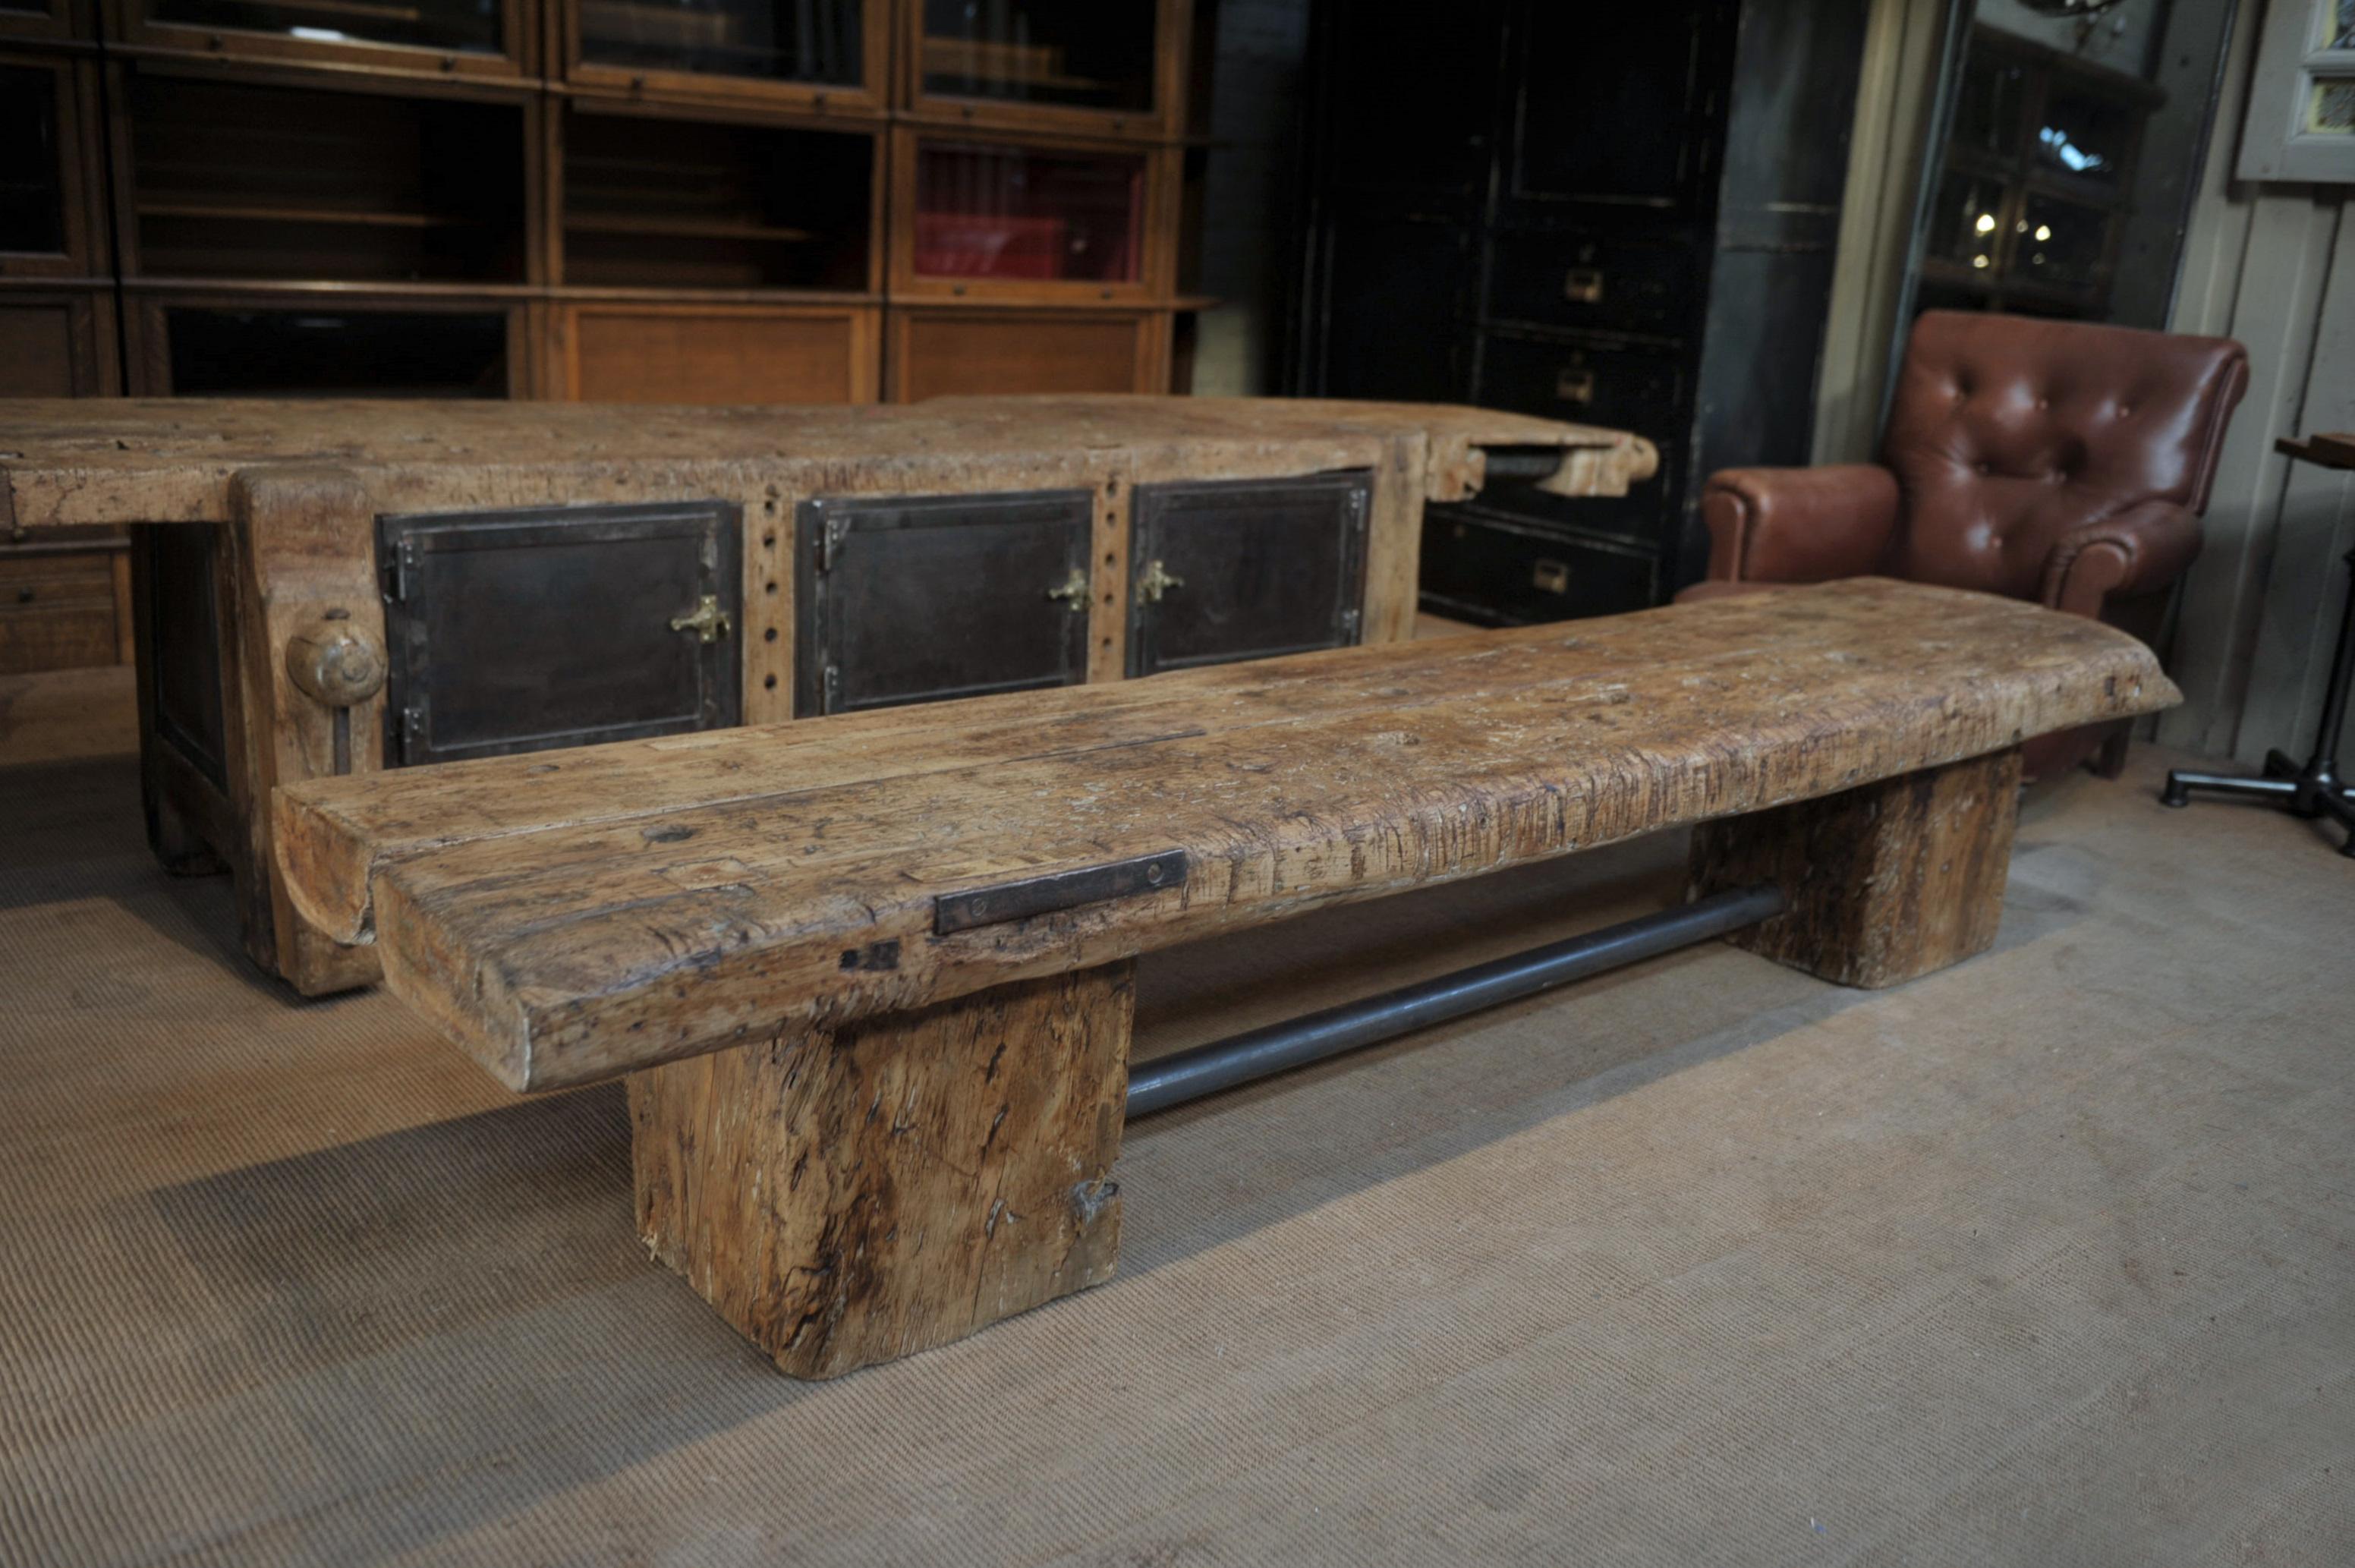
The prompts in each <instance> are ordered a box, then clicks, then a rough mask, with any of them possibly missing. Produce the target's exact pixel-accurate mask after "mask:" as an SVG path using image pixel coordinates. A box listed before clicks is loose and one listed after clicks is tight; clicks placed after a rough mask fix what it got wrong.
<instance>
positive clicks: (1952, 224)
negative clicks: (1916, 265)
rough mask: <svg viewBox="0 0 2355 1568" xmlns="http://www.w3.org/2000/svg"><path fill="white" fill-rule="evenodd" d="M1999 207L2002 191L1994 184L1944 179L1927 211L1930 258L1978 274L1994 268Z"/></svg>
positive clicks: (1972, 178)
mask: <svg viewBox="0 0 2355 1568" xmlns="http://www.w3.org/2000/svg"><path fill="white" fill-rule="evenodd" d="M2002 206H2003V187H2002V186H2000V185H1998V183H1997V182H1995V181H1994V180H1991V179H1981V178H1978V177H1977V176H1971V175H1965V174H1949V175H1947V176H1946V177H1945V179H1944V180H1942V181H1940V182H1939V185H1938V202H1937V205H1936V206H1935V207H1934V208H1931V209H1930V254H1932V255H1933V256H1943V257H1945V259H1946V260H1947V261H1960V262H1961V263H1963V265H1965V266H1966V267H1972V268H1976V269H1977V270H1978V271H1980V272H1987V271H1988V270H1990V269H1991V268H1993V267H1994V265H1995V254H1996V225H1997V224H1998V222H2000V221H2001V219H2000V218H1999V217H1998V213H1999V211H2000V209H2001V208H2002Z"/></svg>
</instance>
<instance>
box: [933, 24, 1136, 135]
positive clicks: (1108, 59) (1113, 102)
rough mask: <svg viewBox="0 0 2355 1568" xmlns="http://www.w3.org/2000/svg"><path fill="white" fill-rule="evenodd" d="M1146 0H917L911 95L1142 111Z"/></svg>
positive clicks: (1125, 113)
mask: <svg viewBox="0 0 2355 1568" xmlns="http://www.w3.org/2000/svg"><path fill="white" fill-rule="evenodd" d="M1156 12H1157V7H1156V6H1155V5H1151V4H1147V3H1146V0H1124V3H1122V4H1108V3H1106V0H923V4H922V24H923V26H922V36H921V37H920V38H919V40H918V44H917V52H916V74H917V86H918V91H919V95H920V96H922V97H926V98H949V99H957V100H961V101H964V103H965V104H967V105H970V104H972V103H974V102H975V101H980V102H988V103H1000V104H1009V105H1016V104H1018V105H1027V106H1030V107H1035V108H1046V109H1061V110H1082V111H1091V112H1095V113H1097V114H1110V115H1120V116H1129V115H1135V116H1138V117H1140V118H1146V117H1150V116H1151V115H1152V114H1153V112H1154V109H1155V103H1154V98H1155V93H1154V41H1155V38H1154V35H1155V29H1156V25H1157V21H1158V18H1157V16H1156Z"/></svg>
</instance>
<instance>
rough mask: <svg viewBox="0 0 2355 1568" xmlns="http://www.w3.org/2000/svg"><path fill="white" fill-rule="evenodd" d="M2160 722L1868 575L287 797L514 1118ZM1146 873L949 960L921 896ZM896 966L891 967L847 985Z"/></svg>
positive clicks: (329, 888)
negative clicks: (1740, 816)
mask: <svg viewBox="0 0 2355 1568" xmlns="http://www.w3.org/2000/svg"><path fill="white" fill-rule="evenodd" d="M2174 700H2176V693H2175V690H2174V688H2173V687H2172V686H2171V685H2169V682H2168V681H2167V678H2166V677H2164V676H2163V675H2161V674H2160V673H2159V670H2158V664H2157V662H2156V661H2155V660H2154V659H2153V658H2152V656H2151V655H2150V652H2149V650H2148V649H2147V648H2145V647H2144V646H2143V645H2141V644H2139V643H2137V642H2136V641H2135V640H2134V639H2132V638H2131V637H2128V636H2126V635H2124V634H2123V633H2120V632H2117V631H2115V630H2114V629H2112V628H2109V627H2106V626H2103V625H2101V624H2098V623H2095V622H2092V621H2088V620H2086V619H2084V618H2083V617H2081V616H2070V615H2062V614H2059V613H2055V612H2051V611H2046V610H2042V609H2040V608H2038V607H2036V606H2033V605H2029V604H2024V603H2017V602H2014V601H2009V600H2003V599H1997V598H1993V597H1989V596H1987V595H1981V594H1971V593H1964V592H1957V591H1955V590H1948V589H1937V588H1928V587H1923V586H1921V585H1918V584H1911V583H1900V582H1892V581H1883V580H1872V579H1862V580H1853V581H1847V582H1839V583H1828V584H1823V585H1820V586H1817V587H1811V588H1806V589H1798V590H1794V591H1792V592H1787V593H1781V594H1769V595H1759V596H1754V597H1749V598H1738V599H1725V600H1718V601H1710V602H1704V603H1698V604H1687V605H1677V606H1671V607H1669V608H1666V609H1661V610H1655V611H1647V612H1644V613H1639V614H1634V615H1625V616H1616V617H1611V618H1608V619H1605V620H1599V621H1589V622H1581V623H1577V624H1575V625H1574V626H1572V627H1561V626H1550V627H1531V628H1526V629H1522V630H1518V631H1508V632H1499V633H1490V634H1485V635H1476V636H1470V637H1463V638H1454V639H1447V640H1443V641H1437V642H1426V643H1417V644H1405V645H1389V646H1383V647H1368V648H1353V649H1342V650H1337V651H1334V652H1330V653H1321V654H1310V655H1305V656H1300V657H1296V658H1291V659H1284V660H1277V661H1271V662H1269V663H1266V664H1262V665H1254V666H1240V667H1228V668H1224V669H1209V670H1201V671H1190V672H1187V673H1184V674H1179V675H1173V676H1161V677H1155V678H1153V679H1151V680H1147V681H1137V682H1124V683H1122V684H1120V685H1116V686H1111V687H1100V688H1088V687H1080V688H1063V689H1061V690H1057V691H1050V692H1038V693H1024V694H1017V695H1014V696H1010V697H1007V698H990V699H979V700H976V701H973V702H969V703H966V704H963V705H960V707H959V708H958V709H957V710H956V711H955V713H954V716H953V717H952V716H951V715H950V714H949V713H948V712H946V711H943V710H935V711H933V712H931V713H925V712H922V711H917V712H912V713H911V712H899V713H891V712H886V713H879V714H872V715H854V716H850V717H848V718H844V719H827V720H805V721H801V722H799V723H796V724H793V725H789V726H779V727H772V728H768V729H764V730H753V731H737V732H732V733H719V734H713V735H707V736H698V737H681V738H675V739H674V740H673V741H642V742H627V743H624V744H622V745H617V746H610V747H601V748H595V749H591V750H584V751H581V752H573V753H570V754H568V755H566V756H564V757H562V758H559V759H553V760H552V761H553V763H554V765H553V766H552V767H551V766H550V765H549V763H550V761H551V760H549V759H531V758H517V759H492V760H489V761H485V762H482V763H463V764H458V765H455V766H452V767H446V768H441V769H436V770H433V771H432V773H430V774H427V773H390V774H382V775H378V776H377V777H375V778H356V779H348V780H320V781H316V782H314V783H310V784H301V785H297V786H294V787H293V788H290V789H287V790H285V791H282V793H281V795H280V796H279V800H278V824H279V829H278V837H279V842H280V848H281V856H282V860H283V862H284V864H285V867H286V872H287V884H288V886H289V888H290V889H291V890H293V896H294V897H295V898H296V900H297V901H298V904H299V906H300V907H301V909H302V910H303V911H304V913H305V914H306V915H307V916H308V917H309V918H311V919H312V920H314V921H315V922H317V923H319V925H320V926H321V928H322V929H323V930H325V932H327V933H329V934H331V935H336V936H338V937H349V938H351V939H355V940H366V939H367V938H368V935H369V933H370V932H371V931H372V932H373V935H374V940H375V945H376V948H377V951H378V955H380V957H381V958H382V960H383V964H384V969H385V975H386V977H387V979H388V981H389V983H390V985H391V986H392V987H393V988H394V989H395V991H397V992H398V993H399V994H400V995H401V996H402V997H405V998H406V999H408V1000H409V1001H410V1003H411V1004H412V1005H414V1006H416V1007H418V1008H420V1009H421V1011H423V1012H424V1013H426V1014H427V1015H428V1016H429V1017H431V1018H432V1019H434V1020H435V1021H436V1022H437V1023H439V1024H440V1025H441V1026H442V1028H443V1029H445V1030H446V1031H448V1032H449V1033H450V1035H451V1036H452V1037H453V1039H455V1040H458V1041H459V1042H461V1043H462V1044H463V1045H464V1046H465V1047H466V1048H467V1049H468V1050H470V1051H473V1052H474V1054H475V1055H476V1057H477V1058H478V1059H479V1060H480V1061H483V1062H484V1063H485V1066H487V1067H488V1068H489V1069H490V1070H491V1071H492V1072H494V1073H495V1074H496V1075H497V1076H498V1077H499V1078H501V1079H502V1080H503V1081H504V1082H506V1083H508V1084H510V1085H512V1086H514V1087H517V1088H543V1087H549V1086H555V1085H559V1084H565V1083H581V1082H587V1081H590V1080H593V1079H596V1078H601V1077H607V1076H611V1075H613V1074H615V1073H619V1072H628V1071H632V1070H634V1069H637V1068H641V1067H645V1066H648V1065H651V1064H653V1063H655V1062H658V1061H666V1060H670V1059H672V1058H676V1057H681V1056H689V1055H693V1054H696V1053H697V1052H699V1051H713V1050H719V1049H723V1048H726V1047H730V1046H734V1045H741V1044H746V1043H750V1042H752V1041H755V1040H761V1039H765V1038H769V1037H772V1036H774V1035H777V1034H779V1033H790V1032H792V1031H793V1030H794V1029H827V1028H833V1027H837V1026H838V1025H839V1024H841V1023H843V1022H846V1021H848V1020H851V1019H858V1018H864V1017H870V1016H876V1015H880V1014H886V1013H891V1012H900V1011H905V1010H908V1009H911V1008H922V1007H927V1006H930V1005H932V1004H934V1003H936V1002H940V1001H943V1000H946V999H949V998H951V997H957V996H962V995H965V994H968V993H970V992H973V991H975V990H980V989H984V988H986V987H991V986H995V985H1000V984H1003V983H1005V982H1007V981H1008V980H1013V979H1020V978H1026V977H1031V976H1042V975H1049V974H1053V973H1057V972H1060V971H1062V970H1067V969H1072V968H1081V967H1087V966H1090V965H1097V964H1103V963H1109V962H1112V961H1114V960H1115V959H1118V958H1122V957H1127V956H1132V955H1135V954H1137V953H1140V952H1144V951H1147V950H1150V949H1152V948H1156V947H1161V946H1166V945H1169V944H1174V943H1177V942H1182V941H1186V940H1189V939H1191V938H1194V937H1198V936H1201V935H1205V934H1208V933H1211V932H1215V931H1219V930H1223V929H1230V928H1232V927H1236V926H1240V925H1246V924H1251V923H1260V922H1265V921H1270V920H1276V919H1282V918H1284V917H1285V916H1287V915H1289V914H1290V913H1292V912H1295V911H1297V910H1300V909H1304V908H1307V907H1312V906H1316V905H1319V904H1325V903H1330V902H1334V901H1341V900H1348V899H1359V898H1368V897H1374V896H1378V895H1380V894H1383V893H1387V892H1392V891H1399V890H1401V889H1403V888H1407V887H1411V886H1415V885H1418V884H1422V883H1427V882H1433V881H1438V880H1449V879H1453V878H1459V877H1464V876H1471V875H1478V874H1481V873H1483V872H1486V871H1488V870H1492V869H1496V868H1497V867H1501V866H1505V865H1508V864H1513V863H1517V862H1521V861H1527V860H1530V859H1540V858H1545V857H1549V856H1554V855H1560V854H1565V853H1569V852H1571V851H1573V850H1578V849H1583V848H1592V847H1593V846H1595V845H1598V844H1602V843H1607V842H1610V841H1612V840H1614V839H1619V838H1625V837H1632V836H1634V835H1636V834H1639V833H1646V832H1650V831H1653V830H1655V829H1657V828H1662V827H1674V826H1678V825H1680V824H1687V823H1692V822H1698V821H1702V820H1705V819H1708V818H1710V817H1716V816H1728V815H1732V814H1737V813H1743V812H1753V811H1761V810H1764V809H1767V808H1769V807H1773V806H1777V805H1786V804H1789V803H1790V802H1793V801H1798V800H1806V799H1811V798H1814V797H1816V796H1818V795H1828V794H1834V793H1837V792H1839V791H1842V790H1847V789H1853V788H1855V787H1856V786H1858V785H1859V784H1869V783H1871V782H1873V781H1875V780H1879V779H1884V778H1890V777H1892V776H1895V775H1898V774H1902V773H1913V772H1917V771H1919V770H1921V769H1923V768H1929V767H1937V766H1942V765H1944V764H1945V763H1953V762H1957V761H1960V760H1962V759H1964V758H1967V757H1976V756H1979V755H1982V754H1984V753H1986V752H1995V751H2000V750H2003V749H2005V748H2008V747H2010V746H2012V745H2016V744H2017V743H2019V741H2020V740H2022V739H2023V738H2024V737H2026V736H2028V735H2032V734H2037V733H2041V732H2043V731H2048V730H2054V729H2061V728H2064V727H2067V726H2069V725H2072V724H2078V723H2085V722H2089V721H2093V720H2100V719H2110V718H2119V717H2126V716H2129V715H2132V714H2137V713H2142V712H2147V711H2152V710H2155V709H2159V708H2163V707H2166V706H2167V705H2169V703H2171V702H2173V701H2174ZM1171 848H1179V849H1183V850H1185V851H1186V852H1187V855H1188V860H1189V868H1190V870H1189V878H1188V881H1187V883H1186V885H1185V886H1184V887H1183V888H1182V889H1177V890H1165V891H1156V892H1153V893H1150V894H1145V895H1140V896H1135V897H1131V898H1127V899H1123V900H1120V901H1114V902H1107V903H1100V904H1093V905H1088V906H1085V907H1082V908H1079V909H1075V910H1071V911H1067V912H1062V913H1059V914H1053V915H1046V916H1039V917H1037V918H1034V919H1030V920H1026V921H1022V922H1018V923H1010V924H1006V925H998V926H988V927H983V928H981V929H978V930H974V931H969V932H963V933H954V934H951V935H946V936H941V935H935V934H934V933H933V931H932V904H933V901H934V900H935V898H937V897H938V896H940V895H942V894H944V893H953V892H962V891H973V890H977V889H987V888H990V887H993V886H996V884H998V883H1001V882H1005V881H1009V880H1019V879H1021V878H1025V877H1029V876H1034V875H1038V874H1039V873H1042V872H1050V871H1059V870H1066V869H1078V868H1083V867H1088V866H1092V865H1098V864H1102V863H1103V862H1105V861H1108V860H1114V859H1125V858H1127V857H1131V856H1136V855H1147V854H1155V853H1158V852H1162V851H1166V850H1168V849H1171ZM890 942H897V943H898V944H900V946H899V947H898V949H897V950H896V952H897V955H898V957H897V961H896V964H895V965H893V966H891V967H889V968H874V967H865V966H861V967H857V968H849V967H846V966H845V965H844V964H843V963H842V961H841V960H842V955H844V954H845V953H851V952H857V951H861V950H864V949H867V948H868V947H869V946H871V945H872V944H879V943H890Z"/></svg>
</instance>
